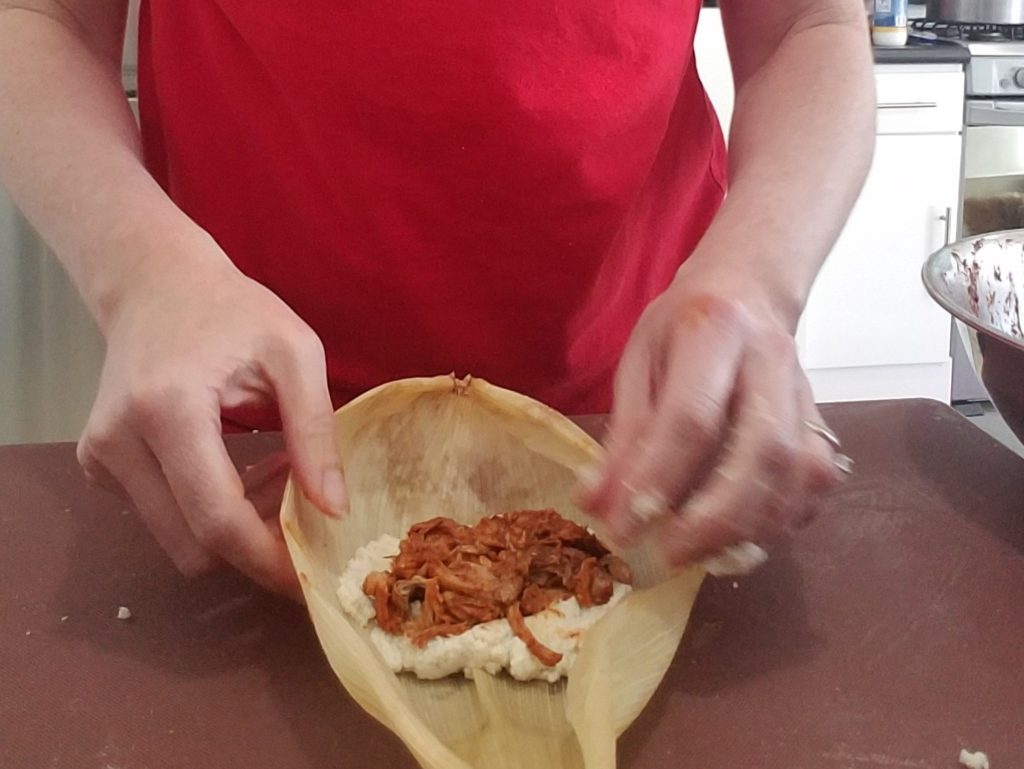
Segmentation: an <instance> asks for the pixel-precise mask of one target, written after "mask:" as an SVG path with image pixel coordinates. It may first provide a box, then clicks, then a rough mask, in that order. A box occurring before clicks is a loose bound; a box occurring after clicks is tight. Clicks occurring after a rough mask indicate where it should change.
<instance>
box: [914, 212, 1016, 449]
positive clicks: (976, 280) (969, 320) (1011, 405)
mask: <svg viewBox="0 0 1024 769" xmlns="http://www.w3.org/2000/svg"><path fill="white" fill-rule="evenodd" d="M922 278H923V280H924V285H925V288H927V289H928V293H929V294H931V295H932V298H933V299H934V300H935V301H936V302H938V303H939V304H940V305H942V307H943V308H945V310H946V311H947V312H949V313H950V314H951V315H953V316H954V317H955V318H957V319H958V320H960V321H962V322H963V323H965V324H967V326H969V327H970V329H971V331H970V332H969V333H968V339H969V342H970V344H971V348H972V352H973V354H974V360H975V362H976V365H977V366H978V367H979V368H980V371H981V379H982V381H983V382H984V383H985V387H986V388H988V392H989V395H990V396H991V397H992V402H993V403H994V404H995V406H996V408H997V409H999V413H1000V414H1002V416H1003V418H1004V419H1005V420H1006V422H1007V424H1008V425H1009V426H1010V429H1011V430H1013V431H1014V433H1015V434H1016V435H1017V437H1018V438H1020V439H1021V440H1022V441H1024V330H1022V325H1021V321H1022V317H1021V314H1022V311H1024V230H1007V231H1005V232H993V233H989V234H987V235H978V236H973V237H970V238H967V239H965V240H961V241H958V242H956V243H952V244H950V245H948V246H946V247H945V248H943V249H941V250H940V251H936V252H935V253H934V254H932V255H931V256H930V257H929V259H928V261H927V262H926V263H925V266H924V270H923V271H922Z"/></svg>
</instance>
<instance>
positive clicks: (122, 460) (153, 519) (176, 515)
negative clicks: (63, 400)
mask: <svg viewBox="0 0 1024 769" xmlns="http://www.w3.org/2000/svg"><path fill="white" fill-rule="evenodd" d="M78 461H79V464H81V465H82V468H83V469H84V470H85V473H86V475H87V476H89V477H93V478H96V479H98V480H99V481H100V482H101V483H102V484H103V485H104V487H106V488H111V487H116V488H117V489H118V490H119V492H120V494H119V495H120V496H122V497H123V498H124V499H126V500H130V501H131V502H132V503H133V504H134V507H135V509H136V510H137V511H138V513H139V517H141V518H142V521H143V523H145V524H146V527H147V528H148V529H149V530H150V532H151V533H152V534H153V536H154V538H155V539H156V541H157V543H158V544H159V545H160V547H162V548H163V550H164V551H165V552H166V553H167V554H168V556H170V558H171V560H172V561H173V562H174V565H175V566H176V567H177V568H178V570H179V571H180V572H181V573H182V574H184V575H186V576H197V575H199V574H202V573H204V572H206V571H208V570H209V569H211V568H212V567H213V566H214V565H216V563H217V561H216V559H215V558H214V557H213V556H212V555H210V554H209V553H208V552H207V551H206V550H205V549H204V548H203V547H202V545H200V544H199V541H198V540H197V539H196V538H195V536H194V535H193V534H192V530H191V529H190V528H189V527H188V524H187V523H186V522H185V519H184V517H183V516H182V514H181V510H180V509H179V508H178V504H177V502H176V500H175V499H174V495H173V494H172V493H171V489H170V487H169V486H168V485H167V481H166V480H165V479H164V475H163V471H162V470H161V469H160V465H159V463H158V462H157V461H156V458H155V457H154V456H153V454H152V453H151V452H150V450H149V448H148V447H147V446H146V445H145V443H143V442H142V440H141V439H139V438H137V437H135V436H133V435H131V434H130V433H127V432H125V433H123V434H120V435H118V436H116V437H115V436H113V435H106V434H102V435H101V434H97V433H91V432H90V431H88V430H87V431H86V434H85V436H83V438H82V440H81V441H80V442H79V444H78ZM108 467H109V469H108ZM118 478H120V479H122V480H123V485H122V482H121V481H118V480H117V479H118Z"/></svg>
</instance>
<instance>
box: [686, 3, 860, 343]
mask: <svg viewBox="0 0 1024 769" xmlns="http://www.w3.org/2000/svg"><path fill="white" fill-rule="evenodd" d="M858 5H859V4H858ZM866 40H867V37H866V30H865V29H864V26H863V21H862V20H860V19H858V20H851V21H849V22H844V23H827V24H820V25H808V26H805V27H803V28H796V29H794V30H792V31H790V32H788V33H787V34H786V35H785V37H784V38H783V40H782V42H781V44H780V45H779V46H778V47H777V48H776V49H775V51H774V52H773V53H772V54H771V55H770V56H769V57H768V58H767V60H766V61H765V62H764V64H763V65H762V66H760V67H758V68H757V70H756V71H754V72H752V73H751V74H750V75H749V77H747V78H746V79H745V81H744V82H742V83H741V84H740V85H739V87H738V90H737V97H736V109H735V113H734V119H733V123H732V130H731V137H730V190H729V194H728V196H727V198H726V200H725V202H724V204H723V206H722V208H721V210H720V212H719V215H718V216H717V217H716V219H715V221H714V223H713V224H712V226H711V227H710V229H709V231H708V233H707V235H706V236H705V238H704V240H703V241H702V243H701V246H700V247H699V248H698V250H697V253H695V254H694V257H693V261H695V262H696V263H697V265H699V264H700V262H701V260H702V259H709V260H711V259H713V260H716V261H718V262H721V261H723V260H724V261H725V262H726V264H725V265H724V266H726V267H727V268H735V269H736V270H739V271H741V272H742V273H744V274H745V275H748V276H751V277H753V278H755V279H756V280H757V281H758V282H760V283H761V284H762V285H764V286H766V287H767V288H768V289H769V290H770V291H771V294H772V297H773V301H776V302H777V304H778V309H779V310H780V311H781V313H782V314H783V316H784V317H785V319H786V322H788V323H790V324H792V326H793V327H794V328H795V325H796V322H797V320H798V318H799V314H800V312H801V311H802V309H803V307H804V304H805V303H806V300H807V296H808V294H809V292H810V289H811V285H812V283H813V281H814V277H815V275H816V274H817V272H818V270H819V269H820V267H821V264H822V262H823V261H824V259H825V257H826V255H827V254H828V252H829V250H830V249H831V247H832V245H833V243H834V241H835V239H836V237H837V235H838V234H839V231H840V230H841V228H842V226H843V224H844V222H845V221H846V217H847V215H848V213H849V210H850V208H851V206H852V205H853V202H854V201H855V199H856V197H857V194H858V193H859V191H860V189H861V186H862V184H863V181H864V177H865V175H866V173H867V169H868V166H869V164H870V159H871V155H872V151H873V147H874V81H873V75H872V65H871V59H870V50H869V47H868V45H867V43H866ZM694 266H696V265H694ZM720 266H723V265H720Z"/></svg>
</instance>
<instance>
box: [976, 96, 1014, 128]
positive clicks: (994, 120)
mask: <svg viewBox="0 0 1024 769" xmlns="http://www.w3.org/2000/svg"><path fill="white" fill-rule="evenodd" d="M967 125H969V126H1024V103H1021V102H1015V101H985V102H971V101H968V102H967Z"/></svg>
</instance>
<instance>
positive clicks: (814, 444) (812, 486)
mask: <svg viewBox="0 0 1024 769" xmlns="http://www.w3.org/2000/svg"><path fill="white" fill-rule="evenodd" d="M800 380H801V381H800V383H799V384H798V396H797V397H798V408H799V410H800V415H801V419H802V422H803V424H804V425H805V429H804V430H803V431H802V432H801V438H802V440H801V441H800V456H799V457H798V462H797V466H798V467H799V468H800V471H801V476H802V477H801V480H800V485H801V487H802V488H803V489H805V490H806V492H807V494H806V498H805V499H806V501H805V504H804V506H803V509H802V510H801V512H800V514H799V515H798V516H797V519H796V521H795V524H796V525H797V526H799V527H803V526H806V525H807V524H809V523H810V522H811V521H812V520H813V519H814V517H815V515H816V514H817V510H818V503H819V501H820V495H821V494H823V493H825V492H827V491H829V490H830V489H832V488H834V487H835V486H836V485H837V484H838V483H839V482H840V480H841V473H840V471H839V469H838V467H837V464H836V462H837V456H838V455H837V453H836V452H837V449H836V447H835V446H833V445H832V443H831V441H830V440H829V439H827V438H824V437H822V436H821V435H819V434H817V433H816V432H815V431H814V430H812V429H810V428H808V427H806V426H807V425H822V426H824V425H825V420H824V418H822V416H821V412H820V411H819V410H818V407H817V405H815V403H814V396H813V395H812V393H811V387H810V384H809V383H808V382H807V379H806V377H800Z"/></svg>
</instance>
